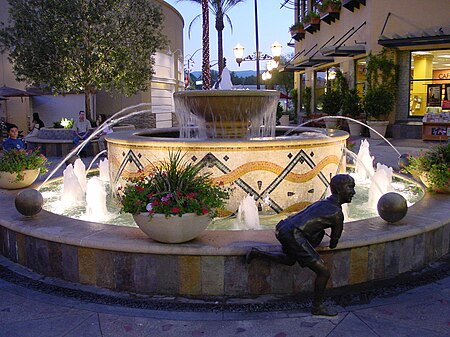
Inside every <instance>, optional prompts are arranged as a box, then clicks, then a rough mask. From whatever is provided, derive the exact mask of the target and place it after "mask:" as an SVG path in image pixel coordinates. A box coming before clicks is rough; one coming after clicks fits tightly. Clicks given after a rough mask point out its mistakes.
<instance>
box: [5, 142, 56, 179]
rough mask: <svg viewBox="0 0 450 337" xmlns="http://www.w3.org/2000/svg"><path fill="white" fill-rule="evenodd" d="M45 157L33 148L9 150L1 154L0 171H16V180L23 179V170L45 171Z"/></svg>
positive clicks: (46, 169) (41, 172)
mask: <svg viewBox="0 0 450 337" xmlns="http://www.w3.org/2000/svg"><path fill="white" fill-rule="evenodd" d="M47 164H48V162H47V158H46V157H45V156H44V155H43V154H42V153H40V152H39V150H38V149H35V150H28V151H25V150H16V149H13V150H10V151H6V152H5V153H4V154H3V157H2V158H1V160H0V171H3V172H9V173H16V174H17V178H16V180H17V181H21V180H23V179H24V174H23V171H24V170H40V172H39V173H40V174H44V173H47V171H48V168H47Z"/></svg>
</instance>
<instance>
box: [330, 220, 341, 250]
mask: <svg viewBox="0 0 450 337" xmlns="http://www.w3.org/2000/svg"><path fill="white" fill-rule="evenodd" d="M343 228H344V214H342V212H340V214H337V215H336V219H335V222H334V225H333V226H332V227H331V235H330V245H329V247H330V249H334V248H336V246H337V244H338V242H339V239H340V238H341V234H342V230H343Z"/></svg>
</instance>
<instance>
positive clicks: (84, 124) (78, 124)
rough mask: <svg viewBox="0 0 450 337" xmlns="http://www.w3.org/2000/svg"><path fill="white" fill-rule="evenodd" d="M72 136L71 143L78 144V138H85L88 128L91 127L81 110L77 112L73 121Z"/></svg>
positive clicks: (87, 134)
mask: <svg viewBox="0 0 450 337" xmlns="http://www.w3.org/2000/svg"><path fill="white" fill-rule="evenodd" d="M73 128H74V134H75V135H74V138H73V143H74V144H75V145H78V143H79V142H80V140H85V139H86V138H87V137H88V136H89V129H90V128H91V122H90V121H89V120H87V119H86V114H85V113H84V111H83V110H81V111H80V112H79V113H78V120H76V121H75V123H73Z"/></svg>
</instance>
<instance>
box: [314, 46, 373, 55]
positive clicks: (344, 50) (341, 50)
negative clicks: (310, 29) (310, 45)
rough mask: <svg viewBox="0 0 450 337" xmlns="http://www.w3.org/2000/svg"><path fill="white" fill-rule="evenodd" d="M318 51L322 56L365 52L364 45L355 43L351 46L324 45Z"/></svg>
mask: <svg viewBox="0 0 450 337" xmlns="http://www.w3.org/2000/svg"><path fill="white" fill-rule="evenodd" d="M320 52H321V53H322V55H324V56H355V55H360V54H365V53H366V46H365V45H361V44H356V45H352V46H326V47H323V48H322V49H321V50H320Z"/></svg>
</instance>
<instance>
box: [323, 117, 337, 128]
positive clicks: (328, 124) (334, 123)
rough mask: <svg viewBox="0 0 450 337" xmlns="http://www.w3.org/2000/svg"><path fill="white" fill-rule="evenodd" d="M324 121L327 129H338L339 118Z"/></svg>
mask: <svg viewBox="0 0 450 337" xmlns="http://www.w3.org/2000/svg"><path fill="white" fill-rule="evenodd" d="M324 121H325V127H326V128H327V129H337V128H338V126H339V118H325V119H324Z"/></svg>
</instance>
